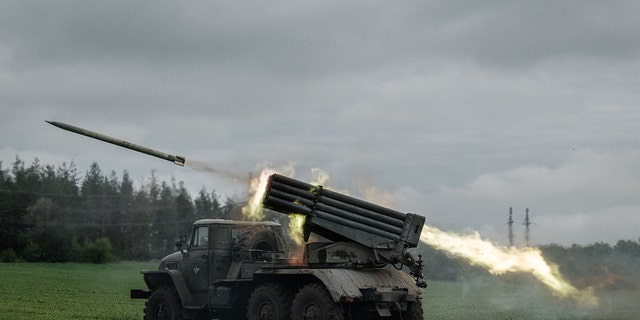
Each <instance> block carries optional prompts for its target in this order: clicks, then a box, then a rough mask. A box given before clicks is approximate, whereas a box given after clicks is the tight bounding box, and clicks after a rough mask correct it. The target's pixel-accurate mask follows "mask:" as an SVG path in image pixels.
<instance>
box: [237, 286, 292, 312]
mask: <svg viewBox="0 0 640 320" xmlns="http://www.w3.org/2000/svg"><path fill="white" fill-rule="evenodd" d="M291 300H292V297H291V294H290V293H289V291H288V290H287V289H286V288H284V287H282V286H280V285H277V284H275V283H265V284H263V285H261V286H259V287H258V288H256V289H255V290H254V291H253V293H252V294H251V297H250V298H249V306H248V307H247V318H248V320H288V319H289V315H290V314H291Z"/></svg>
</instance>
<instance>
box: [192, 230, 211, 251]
mask: <svg viewBox="0 0 640 320" xmlns="http://www.w3.org/2000/svg"><path fill="white" fill-rule="evenodd" d="M208 243H209V227H207V226H204V227H197V228H195V229H194V230H193V238H192V239H191V246H192V247H194V248H201V247H206V246H207V245H208Z"/></svg>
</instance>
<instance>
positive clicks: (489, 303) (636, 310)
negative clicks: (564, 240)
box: [423, 277, 640, 320]
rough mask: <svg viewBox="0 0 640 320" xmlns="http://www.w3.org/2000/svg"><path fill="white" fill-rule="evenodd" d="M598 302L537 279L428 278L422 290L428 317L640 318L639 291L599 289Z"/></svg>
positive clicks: (444, 318)
mask: <svg viewBox="0 0 640 320" xmlns="http://www.w3.org/2000/svg"><path fill="white" fill-rule="evenodd" d="M595 295H596V296H597V298H598V301H599V304H598V306H595V307H584V306H581V305H580V304H579V303H577V302H576V301H575V300H572V299H561V298H558V297H556V296H554V295H552V294H551V293H550V292H549V290H547V288H545V287H543V286H542V285H540V284H539V283H536V282H534V281H531V282H529V281H516V282H515V283H514V282H512V283H509V282H508V281H505V280H504V279H499V278H490V277H481V278H478V279H472V280H466V281H459V282H455V283H452V282H437V281H432V282H429V287H427V289H426V290H425V291H424V293H423V305H424V309H425V312H424V314H425V319H442V320H446V319H487V320H488V319H519V320H528V319H531V320H534V319H535V320H537V319H541V320H542V319H545V320H546V319H557V320H560V319H585V320H586V319H589V320H605V319H606V320H613V319H625V320H626V319H640V291H638V290H618V291H596V292H595Z"/></svg>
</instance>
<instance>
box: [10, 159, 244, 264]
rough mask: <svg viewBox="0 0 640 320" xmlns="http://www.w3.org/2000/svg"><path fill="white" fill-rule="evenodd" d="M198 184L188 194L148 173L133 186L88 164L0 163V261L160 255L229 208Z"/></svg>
mask: <svg viewBox="0 0 640 320" xmlns="http://www.w3.org/2000/svg"><path fill="white" fill-rule="evenodd" d="M236 204H237V203H236V201H234V200H233V199H231V198H229V197H227V198H226V199H224V200H223V199H220V197H219V196H218V195H216V192H215V190H214V191H211V192H209V191H207V190H206V188H204V187H203V188H202V189H201V190H200V192H199V193H198V195H197V197H196V199H192V197H191V195H190V193H189V192H188V190H187V189H186V188H185V187H184V184H183V183H182V182H179V183H176V182H175V181H170V182H166V181H158V179H157V177H156V176H155V174H154V172H153V171H152V172H151V178H150V179H148V180H147V181H146V184H145V185H143V186H141V187H139V188H136V187H135V186H134V184H133V182H132V181H131V179H130V177H129V174H128V172H127V171H124V172H123V174H122V177H121V178H119V177H118V176H117V174H116V173H115V172H114V171H111V172H110V173H109V174H104V173H103V172H102V170H101V169H100V166H99V165H98V163H96V162H94V163H92V164H91V166H90V168H89V169H88V170H87V171H86V173H85V174H84V175H83V176H81V174H80V173H79V171H78V169H77V168H76V166H75V165H74V164H73V163H70V164H67V163H63V164H62V165H60V166H57V167H56V166H53V165H45V164H42V163H40V161H39V160H38V159H35V160H34V161H33V162H32V163H31V164H30V165H26V164H25V162H24V161H23V160H21V159H20V158H19V157H16V159H15V161H14V162H13V163H12V165H11V167H10V168H4V167H3V163H2V162H1V161H0V261H29V262H67V261H78V262H105V261H110V260H119V259H124V260H148V259H154V258H156V259H157V258H160V257H162V256H164V255H166V254H167V253H169V252H172V251H173V250H174V249H175V247H174V243H175V239H176V238H177V237H178V236H179V235H180V234H188V233H189V230H190V226H191V224H192V223H193V222H194V221H195V220H198V219H204V218H227V217H228V216H229V215H230V213H231V210H232V209H233V208H234V207H235V206H236Z"/></svg>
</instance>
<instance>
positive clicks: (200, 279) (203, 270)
mask: <svg viewBox="0 0 640 320" xmlns="http://www.w3.org/2000/svg"><path fill="white" fill-rule="evenodd" d="M209 239H210V236H209V226H197V227H195V228H194V229H193V234H192V237H191V245H190V247H189V251H188V253H187V254H188V255H189V256H188V259H185V268H184V276H185V277H186V278H187V283H188V285H189V288H190V289H191V292H193V293H197V292H206V291H207V288H208V282H209V259H210V257H209Z"/></svg>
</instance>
